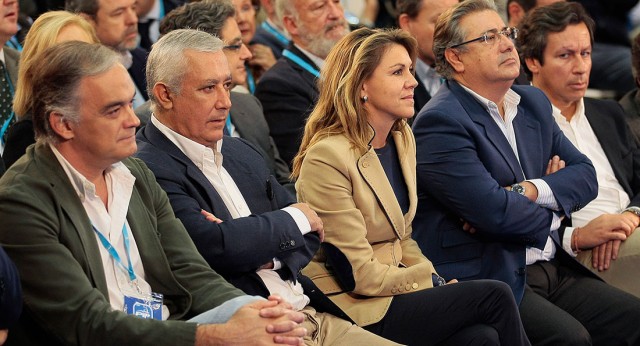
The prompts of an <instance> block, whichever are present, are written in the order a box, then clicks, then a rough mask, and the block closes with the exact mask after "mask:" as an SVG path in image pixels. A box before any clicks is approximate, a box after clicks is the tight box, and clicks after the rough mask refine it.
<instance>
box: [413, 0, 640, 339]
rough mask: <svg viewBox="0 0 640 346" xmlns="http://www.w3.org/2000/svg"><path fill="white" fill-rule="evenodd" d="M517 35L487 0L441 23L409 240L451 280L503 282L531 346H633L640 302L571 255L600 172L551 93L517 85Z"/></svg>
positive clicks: (421, 129) (475, 0)
mask: <svg viewBox="0 0 640 346" xmlns="http://www.w3.org/2000/svg"><path fill="white" fill-rule="evenodd" d="M516 36H517V31H516V29H515V28H508V27H505V25H504V23H503V21H502V19H501V18H500V16H499V15H498V13H497V12H496V10H495V5H494V4H493V3H492V2H491V1H489V0H469V1H464V2H462V3H460V4H458V5H456V6H455V7H453V8H452V9H450V10H448V11H447V12H445V13H444V14H443V15H442V16H440V18H439V20H438V23H437V24H436V30H435V35H434V53H435V56H436V69H437V71H438V72H439V73H440V74H442V75H443V76H444V77H445V78H447V82H446V83H445V84H444V85H443V87H442V88H440V90H439V92H438V93H437V94H436V95H435V96H434V98H432V99H431V101H429V103H427V105H426V106H425V107H424V108H423V109H422V111H421V112H420V114H419V115H418V117H417V118H416V120H415V122H414V125H413V130H414V134H415V136H416V145H417V166H418V167H417V180H418V182H417V183H418V196H419V202H418V210H417V212H416V218H415V219H414V238H415V239H416V240H417V241H418V243H419V245H420V246H421V248H422V250H423V251H424V252H425V254H426V256H427V257H429V258H430V259H431V260H432V261H433V263H434V264H435V266H436V269H437V270H438V273H440V274H441V275H443V276H444V277H445V278H446V279H447V280H449V279H453V278H457V279H459V280H470V279H480V278H490V279H498V280H501V281H504V282H506V283H508V284H509V285H510V286H511V288H512V290H513V292H514V295H515V297H516V300H517V301H518V302H519V303H520V313H521V317H522V321H523V325H524V327H525V330H526V332H527V336H528V337H529V339H530V340H531V342H532V344H534V345H545V344H556V345H557V344H571V345H583V344H584V345H590V344H591V341H592V340H593V343H594V344H599V343H601V344H607V343H608V344H620V343H625V344H636V343H637V342H638V338H639V337H640V334H639V333H638V332H637V331H635V330H634V329H633V328H635V327H633V328H631V327H630V326H629V323H626V322H625V321H628V317H626V315H625V314H630V315H634V316H637V315H639V314H640V301H639V300H637V299H636V298H635V297H633V296H631V295H629V294H627V293H625V292H622V291H620V290H618V289H615V288H613V287H611V286H609V285H607V284H606V283H604V282H602V281H601V280H599V279H598V278H597V277H596V276H595V275H594V274H593V273H592V272H591V271H589V270H587V269H586V268H584V267H583V266H582V265H580V264H579V263H578V262H577V261H575V260H573V259H572V258H571V256H570V255H569V254H568V253H567V252H566V251H565V249H567V248H568V250H569V251H571V246H572V244H571V242H569V243H568V244H567V241H566V240H567V239H564V237H563V234H562V232H561V231H560V230H559V226H560V223H561V220H562V219H563V218H567V217H569V216H570V213H571V212H574V211H577V210H579V209H580V208H582V207H583V206H584V205H586V204H587V203H588V202H589V201H591V200H592V199H593V198H595V197H596V191H597V181H596V176H595V171H594V168H593V166H592V164H591V162H590V161H589V159H588V158H587V157H586V156H585V155H583V154H581V153H580V152H579V151H578V150H577V149H576V148H575V147H574V146H573V145H572V144H571V142H569V140H568V139H567V138H566V137H565V136H564V135H563V134H562V132H561V130H560V129H559V128H558V126H557V125H556V123H555V121H554V119H553V117H552V116H551V104H550V103H549V100H548V99H547V98H546V97H545V96H544V94H543V93H542V92H541V91H540V90H538V89H535V88H532V87H530V86H513V87H512V83H513V80H514V79H515V78H516V77H517V76H518V74H519V72H520V64H519V57H518V53H517V52H516V49H515V47H514V43H513V42H512V41H511V40H510V39H513V38H515V37H516ZM607 235H608V236H611V237H615V236H616V235H615V234H614V233H613V232H610V233H607ZM569 240H571V239H569ZM574 240H575V239H574ZM573 245H575V243H574V244H573ZM577 307H580V308H577ZM623 311H624V312H623Z"/></svg>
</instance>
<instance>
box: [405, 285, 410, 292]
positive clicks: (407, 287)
mask: <svg viewBox="0 0 640 346" xmlns="http://www.w3.org/2000/svg"><path fill="white" fill-rule="evenodd" d="M404 288H405V289H406V290H407V292H408V291H411V285H409V284H407V285H406V286H404Z"/></svg>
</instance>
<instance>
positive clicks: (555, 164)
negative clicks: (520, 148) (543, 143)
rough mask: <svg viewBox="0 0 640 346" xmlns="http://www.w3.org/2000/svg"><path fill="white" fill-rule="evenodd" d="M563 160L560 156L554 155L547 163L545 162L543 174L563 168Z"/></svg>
mask: <svg viewBox="0 0 640 346" xmlns="http://www.w3.org/2000/svg"><path fill="white" fill-rule="evenodd" d="M565 165H566V164H565V162H564V160H561V159H560V156H558V155H554V156H553V157H552V158H551V160H549V163H548V164H547V171H546V173H545V175H549V174H553V173H555V172H557V171H559V170H561V169H563V168H564V167H565Z"/></svg>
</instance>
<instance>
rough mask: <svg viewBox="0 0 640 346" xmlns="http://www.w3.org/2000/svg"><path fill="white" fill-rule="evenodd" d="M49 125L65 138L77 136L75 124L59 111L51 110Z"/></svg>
mask: <svg viewBox="0 0 640 346" xmlns="http://www.w3.org/2000/svg"><path fill="white" fill-rule="evenodd" d="M49 126H50V127H51V129H52V130H53V132H54V133H55V134H57V135H58V136H60V137H62V138H63V139H64V140H69V139H72V138H73V137H75V133H74V130H75V124H73V123H70V122H68V121H66V120H64V118H63V115H62V114H60V113H58V112H51V113H50V114H49Z"/></svg>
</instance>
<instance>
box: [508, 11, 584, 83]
mask: <svg viewBox="0 0 640 346" xmlns="http://www.w3.org/2000/svg"><path fill="white" fill-rule="evenodd" d="M580 23H584V24H585V25H586V26H587V29H588V30H589V37H590V38H591V44H593V29H594V25H595V23H594V22H593V19H591V17H589V15H588V14H587V12H586V11H585V10H584V7H582V5H580V4H579V3H577V2H564V1H561V2H556V3H553V4H551V5H549V6H544V7H538V8H536V9H535V10H533V11H531V12H530V13H529V14H528V15H526V16H525V17H524V19H523V20H522V22H521V23H520V26H519V29H520V33H519V34H518V39H517V40H516V47H517V48H518V52H519V53H520V61H521V62H522V66H523V68H524V71H525V72H526V73H527V76H528V77H529V79H531V71H530V70H529V69H528V68H527V64H525V63H524V61H525V59H536V60H538V61H539V62H540V64H541V65H544V50H545V48H546V47H547V37H548V36H549V34H550V33H556V32H562V31H564V30H565V29H566V28H567V26H569V25H577V24H580Z"/></svg>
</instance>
